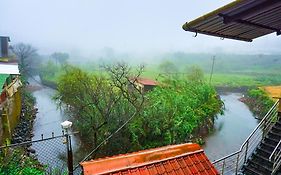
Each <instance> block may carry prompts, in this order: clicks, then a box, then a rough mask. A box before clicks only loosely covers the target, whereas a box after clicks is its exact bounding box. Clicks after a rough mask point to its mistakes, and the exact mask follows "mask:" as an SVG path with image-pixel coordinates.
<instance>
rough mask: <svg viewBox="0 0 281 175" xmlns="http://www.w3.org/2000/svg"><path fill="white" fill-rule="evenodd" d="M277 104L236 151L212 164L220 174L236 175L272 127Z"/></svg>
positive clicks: (277, 102)
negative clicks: (228, 163)
mask: <svg viewBox="0 0 281 175" xmlns="http://www.w3.org/2000/svg"><path fill="white" fill-rule="evenodd" d="M278 104H279V101H276V102H275V103H274V105H273V106H272V107H271V108H270V110H269V111H268V112H267V113H266V115H265V116H264V117H263V119H262V120H261V121H260V122H259V124H258V125H257V126H256V127H255V129H254V130H253V131H252V132H251V134H250V135H249V136H248V137H247V139H246V140H245V141H244V142H243V144H242V145H241V147H240V149H239V150H238V151H236V152H234V153H231V154H229V155H227V156H224V157H222V158H220V159H218V160H215V161H213V162H212V163H213V164H214V165H215V166H216V165H217V169H218V170H219V171H220V172H221V174H229V173H231V174H233V173H235V174H238V170H240V169H241V168H242V166H243V165H244V164H245V163H246V161H247V159H248V158H249V157H250V154H252V152H253V151H254V150H255V149H256V147H257V146H258V144H259V143H260V141H261V140H262V138H263V137H264V136H265V135H266V134H267V133H268V132H269V130H270V129H271V127H272V126H273V124H274V123H273V122H272V121H273V120H272V119H274V117H275V116H276V115H277V114H278V111H277V106H278ZM228 161H229V162H230V163H231V164H230V165H227V162H228ZM280 164H281V161H280ZM219 166H222V167H219ZM226 169H228V171H226Z"/></svg>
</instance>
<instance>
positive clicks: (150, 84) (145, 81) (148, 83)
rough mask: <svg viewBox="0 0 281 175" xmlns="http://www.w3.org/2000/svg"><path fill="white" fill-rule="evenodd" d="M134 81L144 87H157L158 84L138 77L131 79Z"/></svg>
mask: <svg viewBox="0 0 281 175" xmlns="http://www.w3.org/2000/svg"><path fill="white" fill-rule="evenodd" d="M131 80H132V81H136V82H138V83H140V84H143V85H148V86H157V85H158V82H157V81H155V80H152V79H148V78H142V77H138V78H131Z"/></svg>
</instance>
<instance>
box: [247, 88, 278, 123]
mask: <svg viewBox="0 0 281 175" xmlns="http://www.w3.org/2000/svg"><path fill="white" fill-rule="evenodd" d="M248 96H249V100H248V101H247V102H246V103H247V104H248V105H249V106H250V108H251V109H252V111H253V112H254V114H255V115H257V116H259V118H262V117H263V116H265V114H266V113H267V112H268V111H269V109H270V108H271V107H272V106H273V104H274V101H273V100H272V99H271V98H270V97H269V96H268V95H267V94H266V92H264V91H263V90H261V89H251V90H249V92H248Z"/></svg>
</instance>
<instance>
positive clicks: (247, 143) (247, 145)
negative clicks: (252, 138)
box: [244, 140, 249, 164]
mask: <svg viewBox="0 0 281 175" xmlns="http://www.w3.org/2000/svg"><path fill="white" fill-rule="evenodd" d="M248 147H249V140H247V142H246V151H245V157H244V164H245V163H246V161H247V154H248Z"/></svg>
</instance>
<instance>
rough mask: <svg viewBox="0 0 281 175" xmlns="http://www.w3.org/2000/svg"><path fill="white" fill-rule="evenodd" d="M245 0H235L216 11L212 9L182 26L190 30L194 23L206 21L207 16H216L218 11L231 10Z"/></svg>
mask: <svg viewBox="0 0 281 175" xmlns="http://www.w3.org/2000/svg"><path fill="white" fill-rule="evenodd" d="M243 1H245V0H236V1H233V2H231V3H229V4H227V5H225V6H222V7H220V8H218V9H216V10H214V11H211V12H209V13H207V14H206V15H203V16H200V17H198V18H196V19H194V20H192V21H190V22H186V23H185V24H184V25H183V26H182V28H183V30H185V31H190V26H193V25H197V24H199V23H200V22H202V21H204V20H205V19H206V18H209V17H212V16H215V15H217V14H218V13H220V12H222V11H226V10H229V9H231V8H233V7H234V6H236V5H237V4H239V3H242V2H243Z"/></svg>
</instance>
